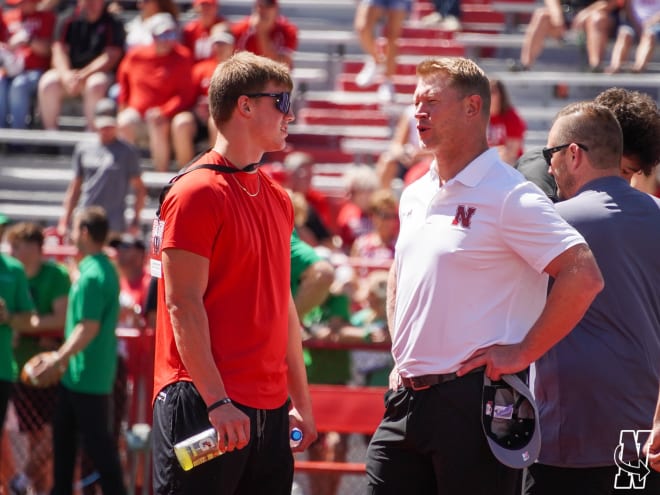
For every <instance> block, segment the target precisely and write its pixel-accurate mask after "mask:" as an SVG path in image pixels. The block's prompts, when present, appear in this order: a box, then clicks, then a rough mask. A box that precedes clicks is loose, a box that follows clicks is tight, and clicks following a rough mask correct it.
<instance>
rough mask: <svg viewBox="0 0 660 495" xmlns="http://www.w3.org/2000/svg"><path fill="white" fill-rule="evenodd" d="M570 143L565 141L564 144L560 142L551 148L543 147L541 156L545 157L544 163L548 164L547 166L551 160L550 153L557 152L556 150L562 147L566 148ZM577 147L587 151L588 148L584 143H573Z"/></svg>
mask: <svg viewBox="0 0 660 495" xmlns="http://www.w3.org/2000/svg"><path fill="white" fill-rule="evenodd" d="M571 144H573V143H566V144H560V145H559V146H553V147H552V148H543V158H545V163H547V164H548V167H549V166H550V162H551V161H552V155H554V154H555V153H557V152H558V151H561V150H563V149H564V148H568V147H569V146H570V145H571ZM575 144H576V145H577V146H578V148H582V149H583V150H584V151H589V148H587V147H586V146H585V145H584V144H580V143H575Z"/></svg>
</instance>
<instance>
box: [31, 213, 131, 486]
mask: <svg viewBox="0 0 660 495" xmlns="http://www.w3.org/2000/svg"><path fill="white" fill-rule="evenodd" d="M107 235H108V219H107V216H106V214H105V211H104V210H103V208H101V207H98V206H91V207H86V208H84V209H82V210H80V211H78V212H77V213H76V215H75V217H74V222H73V229H72V232H71V239H72V241H73V242H74V243H75V245H76V247H77V248H78V251H79V254H80V257H81V259H80V261H79V263H78V271H79V274H78V277H77V279H75V281H74V282H73V284H72V286H71V290H70V291H69V305H68V307H67V313H66V324H65V328H64V338H65V341H64V343H63V344H62V346H60V348H59V349H58V350H57V351H56V353H54V355H53V357H52V358H51V360H50V363H49V364H48V365H47V366H45V367H44V368H40V370H39V371H38V372H37V379H41V377H42V376H43V375H46V374H49V373H57V372H58V369H61V368H63V367H66V371H65V372H64V375H63V376H62V381H61V387H60V388H59V390H58V402H57V406H56V408H55V417H54V419H53V452H54V487H53V491H52V492H51V494H52V495H59V494H70V493H71V490H72V485H73V475H74V465H75V460H76V453H77V450H78V441H77V440H78V437H80V439H81V440H82V445H83V447H84V449H85V451H86V452H87V454H88V455H89V457H90V458H91V460H92V462H93V463H94V465H95V466H96V467H97V469H98V471H99V474H100V484H101V487H102V490H103V493H104V494H105V495H115V494H116V495H124V494H125V493H126V488H125V486H124V483H123V480H122V472H121V466H120V462H119V454H118V450H117V443H116V441H115V440H114V437H113V434H112V426H111V423H112V422H111V418H110V414H111V411H112V406H111V400H112V396H111V394H112V388H113V384H114V380H115V373H116V369H117V337H116V335H115V327H116V325H117V320H118V317H119V277H118V275H117V271H116V268H115V266H114V265H113V263H112V261H111V260H110V259H109V258H108V256H107V255H106V254H105V253H104V251H103V246H104V243H105V241H106V237H107Z"/></svg>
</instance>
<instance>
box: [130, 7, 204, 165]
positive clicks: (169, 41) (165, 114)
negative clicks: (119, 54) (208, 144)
mask: <svg viewBox="0 0 660 495" xmlns="http://www.w3.org/2000/svg"><path fill="white" fill-rule="evenodd" d="M147 24H148V25H149V27H150V29H151V34H152V36H153V43H151V44H150V45H145V46H138V47H135V48H133V49H132V50H130V51H129V52H128V53H127V54H126V56H125V57H124V59H123V60H122V61H121V63H120V64H119V69H118V71H117V81H118V83H119V98H118V103H119V107H120V112H119V115H118V116H117V122H118V132H119V135H120V136H121V137H122V138H123V139H124V140H126V141H128V142H129V143H131V144H134V145H138V146H144V145H148V147H149V152H150V155H151V160H152V162H153V165H154V168H155V169H156V170H158V171H161V172H166V171H167V170H169V168H170V161H171V155H172V151H174V156H175V159H176V162H177V165H178V166H183V165H184V164H186V163H187V162H188V161H190V160H191V159H192V157H193V156H194V155H195V146H194V138H195V133H196V132H197V124H196V121H195V116H194V114H193V112H192V110H193V107H194V105H195V99H196V96H197V95H196V89H195V86H194V84H193V83H192V81H191V73H192V69H193V59H192V55H191V53H190V51H188V49H187V48H185V47H184V46H183V45H181V44H180V43H179V31H178V26H177V24H176V21H175V20H174V18H173V17H172V15H171V14H169V13H167V12H161V13H159V14H155V15H153V16H151V17H150V18H149V19H148V20H147Z"/></svg>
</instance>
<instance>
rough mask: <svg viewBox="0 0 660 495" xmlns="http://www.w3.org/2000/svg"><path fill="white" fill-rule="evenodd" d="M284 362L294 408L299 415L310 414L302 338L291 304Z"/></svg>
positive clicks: (296, 316) (293, 307) (290, 304)
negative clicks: (285, 362) (286, 367)
mask: <svg viewBox="0 0 660 495" xmlns="http://www.w3.org/2000/svg"><path fill="white" fill-rule="evenodd" d="M286 361H287V366H288V372H287V379H288V385H289V395H290V396H291V400H292V401H293V405H294V407H295V408H296V409H297V410H298V411H299V412H300V413H301V414H303V415H304V414H311V411H312V402H311V399H310V397H309V388H308V385H307V371H306V370H305V362H304V360H303V354H302V337H301V333H300V321H299V320H298V313H297V311H296V308H295V306H294V304H293V299H291V300H290V303H289V336H288V340H287V353H286Z"/></svg>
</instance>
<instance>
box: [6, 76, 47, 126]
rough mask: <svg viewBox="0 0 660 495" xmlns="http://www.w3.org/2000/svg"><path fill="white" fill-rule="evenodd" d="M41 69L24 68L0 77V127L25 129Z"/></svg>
mask: <svg viewBox="0 0 660 495" xmlns="http://www.w3.org/2000/svg"><path fill="white" fill-rule="evenodd" d="M41 74H43V71H42V70H26V71H24V72H21V73H20V74H18V75H17V76H16V77H11V78H9V77H3V78H2V79H0V127H8V126H9V125H10V126H11V127H12V128H14V129H25V128H26V127H27V122H28V116H29V115H30V108H31V106H32V99H33V98H34V95H35V94H36V93H37V84H38V83H39V78H40V77H41Z"/></svg>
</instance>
